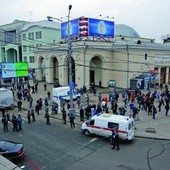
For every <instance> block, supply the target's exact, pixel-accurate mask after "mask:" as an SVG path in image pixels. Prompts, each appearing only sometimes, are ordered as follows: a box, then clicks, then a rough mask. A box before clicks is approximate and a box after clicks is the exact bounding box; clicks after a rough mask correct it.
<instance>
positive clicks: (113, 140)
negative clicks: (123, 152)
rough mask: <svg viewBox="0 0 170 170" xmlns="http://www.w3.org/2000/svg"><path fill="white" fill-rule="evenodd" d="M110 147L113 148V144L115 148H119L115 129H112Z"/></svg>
mask: <svg viewBox="0 0 170 170" xmlns="http://www.w3.org/2000/svg"><path fill="white" fill-rule="evenodd" d="M112 145H113V147H112V149H115V146H116V147H117V150H119V149H120V148H119V134H118V131H117V129H113V130H112Z"/></svg>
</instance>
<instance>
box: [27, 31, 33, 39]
mask: <svg viewBox="0 0 170 170" xmlns="http://www.w3.org/2000/svg"><path fill="white" fill-rule="evenodd" d="M28 39H29V40H33V39H34V33H33V32H30V33H28Z"/></svg>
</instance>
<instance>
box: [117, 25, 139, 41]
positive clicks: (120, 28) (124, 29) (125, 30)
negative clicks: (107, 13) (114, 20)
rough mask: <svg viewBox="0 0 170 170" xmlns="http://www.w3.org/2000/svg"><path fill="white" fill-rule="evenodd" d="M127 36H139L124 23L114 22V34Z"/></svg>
mask: <svg viewBox="0 0 170 170" xmlns="http://www.w3.org/2000/svg"><path fill="white" fill-rule="evenodd" d="M120 35H121V36H128V37H133V38H140V36H139V34H138V33H137V32H136V31H135V30H134V29H133V28H132V27H129V26H127V25H124V24H115V36H120Z"/></svg>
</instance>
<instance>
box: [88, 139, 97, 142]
mask: <svg viewBox="0 0 170 170" xmlns="http://www.w3.org/2000/svg"><path fill="white" fill-rule="evenodd" d="M97 139H98V138H93V139H91V140H90V142H94V141H96V140H97Z"/></svg>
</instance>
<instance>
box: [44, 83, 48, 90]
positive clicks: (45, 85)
mask: <svg viewBox="0 0 170 170" xmlns="http://www.w3.org/2000/svg"><path fill="white" fill-rule="evenodd" d="M44 91H47V84H46V83H44Z"/></svg>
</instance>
